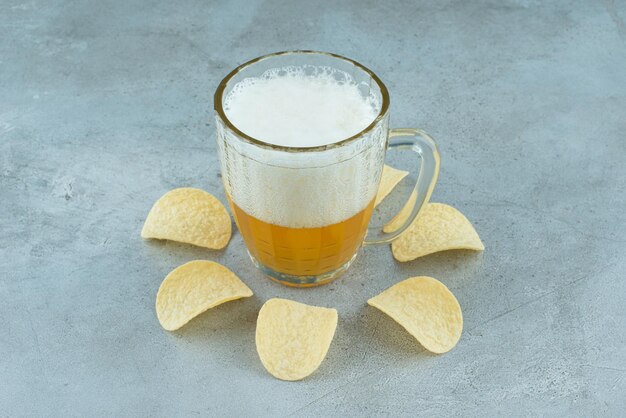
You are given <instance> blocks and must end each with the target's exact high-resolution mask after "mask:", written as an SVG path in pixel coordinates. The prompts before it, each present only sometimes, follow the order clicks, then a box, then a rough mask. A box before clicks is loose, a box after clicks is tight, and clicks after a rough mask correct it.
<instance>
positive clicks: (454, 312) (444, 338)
mask: <svg viewBox="0 0 626 418" xmlns="http://www.w3.org/2000/svg"><path fill="white" fill-rule="evenodd" d="M367 303H368V304H369V305H370V306H373V307H375V308H378V309H380V310H381V311H383V312H384V313H386V314H387V315H389V316H390V317H391V318H393V319H394V320H395V321H396V322H397V323H398V324H400V325H402V327H404V329H406V330H407V331H408V332H409V334H411V335H412V336H413V337H415V339H416V340H417V341H418V342H419V343H420V344H421V345H422V346H423V347H424V348H425V349H427V350H428V351H431V352H433V353H445V352H447V351H450V350H451V349H452V348H453V347H454V346H455V345H456V343H457V342H458V341H459V338H461V332H462V331H463V314H462V313H461V306H459V302H458V301H457V300H456V298H455V297H454V295H453V294H452V292H450V290H449V289H448V288H447V287H446V286H445V285H444V284H443V283H441V282H440V281H438V280H436V279H433V278H432V277H426V276H421V277H412V278H410V279H406V280H403V281H401V282H400V283H398V284H395V285H393V286H391V287H390V288H389V289H387V290H385V291H384V292H382V293H381V294H379V295H378V296H374V297H373V298H371V299H370V300H368V301H367Z"/></svg>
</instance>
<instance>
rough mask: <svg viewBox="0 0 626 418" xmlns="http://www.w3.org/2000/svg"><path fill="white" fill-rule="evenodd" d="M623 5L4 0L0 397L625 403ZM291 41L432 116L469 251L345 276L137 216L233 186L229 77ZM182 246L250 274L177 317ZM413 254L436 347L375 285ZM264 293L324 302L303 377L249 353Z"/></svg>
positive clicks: (229, 411)
mask: <svg viewBox="0 0 626 418" xmlns="http://www.w3.org/2000/svg"><path fill="white" fill-rule="evenodd" d="M625 21H626V2H624V1H619V0H618V1H613V0H605V1H579V2H576V1H572V2H569V1H557V2H542V1H533V0H528V1H512V0H509V1H478V2H465V1H433V2H410V1H397V0H392V1H356V0H352V1H343V2H327V3H321V2H316V1H308V2H295V1H294V2H283V1H273V0H268V1H250V2H244V1H221V2H218V1H206V2H200V1H184V2H173V1H134V2H130V1H117V2H115V1H59V0H51V1H42V0H32V1H23V0H20V1H17V0H2V1H1V2H0V301H1V302H0V321H1V324H2V332H0V416H7V417H9V416H10V417H15V416H146V417H147V416H164V417H175V416H216V415H235V416H252V415H278V416H284V415H296V416H315V415H320V416H331V415H367V416H369V415H389V416H398V415H404V416H416V415H423V416H433V415H440V416H449V415H450V416H452V415H463V416H467V415H488V416H493V415H501V416H538V415H554V416H559V415H563V414H566V415H578V416H587V417H589V416H619V415H622V416H623V414H624V411H625V409H626V395H625V393H626V348H625V345H626V337H625V333H624V331H625V330H626V314H625V308H624V305H625V302H626V300H625V297H626V282H625V281H624V271H625V269H626V258H625V256H624V248H625V246H626V211H625V209H626V138H625V135H626V134H625V132H626V24H625ZM298 48H307V49H319V50H326V51H332V52H336V53H339V54H342V55H346V56H349V57H351V58H354V59H356V60H358V61H360V62H362V63H364V64H366V65H367V66H369V67H370V68H372V69H373V70H374V71H376V72H377V73H378V74H379V75H380V76H381V78H382V79H383V80H384V81H385V83H386V84H387V86H388V88H389V90H390V92H391V96H392V109H391V112H392V125H393V126H419V127H421V128H423V129H425V130H427V131H428V132H429V133H431V134H432V135H433V136H434V137H435V138H436V139H437V140H438V142H439V145H440V148H441V153H442V170H441V175H440V182H439V184H438V186H437V189H436V190H435V192H434V195H433V199H432V200H433V201H440V202H445V203H449V204H452V205H454V206H456V207H457V208H459V209H460V210H461V211H463V212H464V213H465V214H466V215H467V216H468V218H469V219H470V220H472V221H473V223H474V224H475V226H476V228H477V230H478V232H479V233H480V235H481V237H482V238H483V240H484V242H485V245H486V247H487V249H486V251H485V252H484V253H483V254H477V253H472V252H449V253H440V254H436V255H432V256H428V257H425V258H422V259H418V260H416V261H413V262H409V263H404V264H401V263H398V262H395V261H394V260H393V258H392V256H391V253H390V251H389V248H388V246H382V247H367V248H365V249H364V250H363V251H362V254H361V255H360V257H359V258H358V259H357V261H356V263H355V265H354V267H353V268H352V269H351V270H350V271H349V272H348V274H346V275H345V276H344V277H343V278H342V279H341V280H339V281H337V282H335V283H333V284H331V285H328V286H325V287H322V288H317V289H310V290H298V289H289V288H285V287H283V286H280V285H278V284H275V283H273V282H270V281H269V280H267V279H265V278H263V277H262V276H261V275H260V274H259V273H258V272H257V271H255V269H254V268H253V266H252V264H251V262H250V261H249V260H248V258H247V256H246V254H245V252H244V247H243V244H242V240H241V237H240V236H239V234H238V233H235V234H234V236H233V239H232V241H231V243H230V244H229V246H228V247H227V249H226V250H224V251H210V250H205V249H201V248H194V247H191V246H187V245H182V244H176V243H172V242H144V241H142V239H141V238H140V237H139V232H140V229H141V226H142V222H143V220H144V219H145V216H146V214H147V212H148V210H149V208H150V206H151V205H152V203H153V202H154V201H155V200H156V199H157V198H158V197H159V196H160V195H161V194H163V193H164V192H166V191H167V190H169V189H172V188H175V187H179V186H194V187H200V188H203V189H206V190H208V191H210V192H212V193H214V194H216V195H217V196H218V197H219V198H220V199H222V200H223V201H224V193H223V189H222V186H221V183H220V179H219V178H218V173H219V168H218V161H217V156H216V152H215V143H214V132H213V131H214V124H213V121H212V94H213V91H214V89H215V87H216V86H217V83H218V82H219V80H220V79H221V78H222V77H223V76H224V75H225V74H226V73H227V72H228V71H229V70H230V69H232V68H233V67H235V66H236V65H238V64H240V63H242V62H244V61H246V60H248V59H250V58H253V57H255V56H258V55H262V54H265V53H268V52H273V51H279V50H286V49H298ZM393 158H394V157H393V156H391V160H390V161H391V163H394V160H393ZM193 259H210V260H216V261H218V262H220V263H223V264H224V265H226V266H228V267H229V268H231V269H232V270H233V271H234V272H236V273H237V274H238V275H239V276H240V277H241V278H242V279H243V280H244V281H245V282H246V283H247V284H248V285H249V286H250V287H251V288H252V289H253V291H254V292H255V296H254V297H253V298H250V299H247V300H241V301H237V302H232V303H228V304H225V305H222V306H220V307H219V308H216V309H213V310H211V311H210V312H208V313H206V314H204V315H202V316H201V317H199V318H197V319H195V320H194V321H193V322H191V323H190V324H189V325H188V326H187V327H185V328H183V329H181V330H180V331H178V332H175V333H168V332H166V331H163V330H162V329H161V328H160V326H159V323H158V321H157V319H156V316H155V313H154V300H155V295H156V292H157V289H158V286H159V284H160V282H161V280H162V279H163V278H164V277H165V275H166V274H167V273H168V272H169V271H170V270H172V269H173V268H175V267H177V266H178V265H180V264H182V263H184V262H187V261H190V260H193ZM416 275H430V276H433V277H436V278H438V279H440V280H441V281H443V282H444V283H445V284H446V285H447V286H448V287H449V288H450V289H451V290H452V291H453V292H454V294H455V295H456V296H457V297H458V299H459V301H460V303H461V306H462V307H463V313H464V318H465V328H464V332H463V336H462V339H461V341H460V343H459V344H458V346H457V347H456V348H455V349H454V350H452V351H451V352H450V353H448V354H445V355H431V354H428V353H426V352H424V350H423V349H422V348H421V347H420V346H419V345H418V344H417V343H416V342H415V341H414V340H413V339H412V338H411V337H410V336H409V335H408V334H407V333H406V332H404V331H403V330H402V328H400V327H399V326H398V325H397V324H395V323H394V322H393V321H392V320H390V319H389V318H387V317H386V316H385V315H383V314H381V313H380V312H378V311H377V310H375V309H373V308H369V307H367V306H366V304H365V301H366V299H368V298H369V297H371V296H373V295H375V294H377V293H378V292H380V291H381V290H383V289H385V288H387V287H389V286H390V285H392V284H394V283H396V282H398V281H400V280H402V279H404V278H407V277H411V276H416ZM273 296H279V297H287V298H292V299H295V300H298V301H302V302H305V303H310V304H316V305H322V306H332V307H336V308H337V309H338V311H339V315H340V322H339V326H338V329H337V333H336V336H335V339H334V341H333V343H332V346H331V347H330V350H329V353H328V357H327V358H326V360H325V361H324V363H323V364H322V365H321V367H320V368H319V370H318V371H317V372H316V373H315V374H314V375H312V376H310V377H309V378H308V379H306V380H304V381H301V382H297V383H290V382H283V381H279V380H276V379H274V378H272V377H271V376H270V375H269V374H267V373H266V372H265V370H264V369H263V367H262V365H261V363H260V361H259V360H258V357H257V354H256V351H255V346H254V329H255V320H256V315H257V312H258V309H259V308H260V306H261V305H262V303H263V302H264V301H265V300H267V299H268V298H270V297H273Z"/></svg>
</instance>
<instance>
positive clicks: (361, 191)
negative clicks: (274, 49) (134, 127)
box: [214, 51, 439, 286]
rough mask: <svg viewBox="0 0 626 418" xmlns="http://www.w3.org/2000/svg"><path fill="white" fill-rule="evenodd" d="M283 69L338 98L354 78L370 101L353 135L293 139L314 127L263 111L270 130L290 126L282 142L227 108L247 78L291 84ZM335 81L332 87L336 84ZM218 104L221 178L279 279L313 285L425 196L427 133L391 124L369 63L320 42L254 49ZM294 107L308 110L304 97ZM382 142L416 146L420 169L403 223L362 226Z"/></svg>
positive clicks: (261, 261) (428, 187)
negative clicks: (262, 52) (309, 46)
mask: <svg viewBox="0 0 626 418" xmlns="http://www.w3.org/2000/svg"><path fill="white" fill-rule="evenodd" d="M294 74H296V75H295V76H294ZM281 77H282V78H281ZM289 77H291V79H292V80H293V79H294V78H295V79H296V82H297V81H298V80H304V81H303V82H306V79H307V78H310V77H313V78H315V77H318V78H320V77H321V78H323V79H324V80H326V81H324V82H323V83H321V84H320V86H322V87H323V88H324V89H328V88H330V90H328V91H329V96H328V101H332V100H334V97H337V96H335V93H337V92H339V91H340V90H341V88H342V87H341V86H345V85H346V84H349V85H351V86H355V89H357V90H358V93H359V94H360V95H361V96H362V98H363V100H366V102H367V105H368V106H371V111H372V118H371V122H370V121H368V122H369V124H367V126H365V127H364V128H363V129H361V130H360V131H358V132H357V133H355V134H353V135H351V136H349V137H337V138H333V140H332V142H329V141H325V142H324V143H322V144H315V143H313V144H311V142H310V141H308V142H307V141H304V142H306V143H300V142H299V140H298V138H299V137H300V136H302V137H304V135H305V134H310V132H311V130H309V131H307V132H304V131H303V130H304V129H306V127H302V129H303V130H302V131H301V130H299V129H298V127H297V126H296V127H294V126H293V125H291V126H288V127H287V126H281V121H280V120H279V119H277V120H274V121H272V120H267V119H266V120H263V121H261V120H259V123H264V124H266V125H269V126H266V127H265V128H266V129H270V130H271V129H275V131H280V130H281V129H285V130H288V132H283V133H285V134H287V137H289V138H291V139H292V141H291V142H290V143H289V144H285V143H284V142H281V141H275V140H274V139H273V138H269V137H258V136H253V135H251V131H250V130H249V129H247V128H246V127H243V126H241V125H240V126H238V123H237V122H236V121H234V120H233V118H229V117H230V116H231V114H229V112H230V113H232V112H234V111H236V110H238V109H232V107H235V106H237V103H236V102H234V101H231V102H229V97H230V95H231V94H232V93H233V91H234V92H235V93H237V91H238V90H237V89H242V88H246V87H245V86H246V85H251V84H254V82H248V83H247V84H246V80H248V81H249V80H259V79H265V80H267V79H270V78H271V79H273V80H274V81H275V82H276V83H278V84H274V85H275V86H277V88H278V89H279V90H280V89H282V88H283V87H285V88H291V87H289V86H288V85H287V84H289V81H288V80H289ZM281 80H285V83H283V82H282V81H281ZM328 80H331V81H332V83H330V84H329V83H328ZM324 83H325V84H324ZM283 84H284V86H283ZM292 84H293V83H292ZM335 85H336V86H337V91H333V90H332V89H333V86H335ZM329 86H330V87H329ZM294 88H297V87H294ZM357 90H355V91H357ZM275 91H278V90H276V89H275ZM320 91H323V92H326V91H327V90H323V89H322V90H320ZM341 91H343V90H341ZM259 92H260V93H259ZM318 93H319V92H318ZM330 93H332V94H330ZM255 94H263V95H266V96H271V95H272V90H267V91H265V92H263V91H262V90H258V88H257V91H256V92H255ZM320 94H322V93H320ZM323 94H325V93H323ZM296 97H297V96H296ZM261 99H263V97H262V98H261ZM271 99H272V98H271V97H268V100H267V103H268V105H271V104H272V100H271ZM302 99H303V100H306V97H304V96H303V97H302ZM324 99H325V100H326V98H325V97H324ZM329 104H332V103H330V102H329ZM214 106H215V113H216V126H217V144H218V150H219V156H220V163H221V171H222V180H223V182H224V188H225V191H226V195H227V197H228V200H229V203H230V207H231V209H232V213H233V215H234V218H235V222H236V223H237V227H238V228H239V231H240V232H241V235H242V237H243V240H244V242H245V245H246V247H247V249H248V253H249V254H250V258H251V259H252V261H253V262H254V264H255V265H256V266H257V267H258V268H259V269H260V270H261V271H262V272H263V273H264V274H265V275H267V276H269V277H270V278H272V279H274V280H277V281H279V282H281V283H283V284H286V285H292V286H314V285H320V284H323V283H327V282H329V281H331V280H333V279H335V278H337V277H339V276H340V275H341V274H342V273H343V272H345V271H346V270H347V269H348V267H349V266H350V264H351V263H352V262H353V261H354V259H355V257H356V255H357V253H358V251H359V248H360V247H361V246H362V245H367V244H377V243H387V242H390V241H391V240H393V239H394V238H395V237H397V236H398V235H399V234H401V233H402V232H403V231H404V230H405V229H406V228H407V227H408V225H409V224H410V223H411V222H412V221H413V220H414V219H415V217H416V216H417V214H418V213H419V210H420V209H421V208H422V206H423V205H424V203H426V202H427V201H428V199H429V198H430V194H431V192H432V190H433V188H434V186H435V182H436V181H437V176H438V173H439V154H438V151H437V146H436V144H435V142H434V141H433V139H432V138H431V137H429V136H428V135H427V134H425V133H424V132H422V131H420V130H418V129H392V130H389V128H388V121H389V112H388V110H389V93H388V91H387V88H386V87H385V85H384V84H383V83H382V82H381V80H380V79H379V78H378V77H377V76H376V75H375V74H374V73H373V72H372V71H370V70H368V69H367V68H366V67H364V66H363V65H361V64H359V63H357V62H355V61H353V60H351V59H348V58H344V57H341V56H338V55H334V54H329V53H324V52H316V51H289V52H281V53H275V54H270V55H266V56H263V57H259V58H256V59H254V60H252V61H249V62H247V63H245V64H243V65H241V66H239V67H238V68H236V69H235V70H233V71H232V72H231V73H230V74H228V75H227V76H226V78H224V80H222V82H221V83H220V85H219V86H218V88H217V91H216V92H215V102H214ZM252 110H253V112H254V114H251V115H248V116H250V118H249V119H250V120H252V121H253V123H254V120H255V119H254V118H255V117H258V118H261V113H263V112H261V110H263V109H259V108H258V107H257V108H256V110H255V108H252ZM257 110H258V112H257ZM293 111H294V112H298V111H302V112H307V111H311V109H308V108H307V106H306V104H305V103H303V105H302V108H301V109H300V107H299V106H295V108H294V109H293ZM341 111H342V109H339V110H338V112H339V113H341ZM256 113H259V115H257V114H256ZM303 116H306V115H303ZM339 117H340V116H339ZM346 117H350V114H347V116H346ZM339 122H341V121H339ZM319 128H320V129H322V128H325V127H322V126H320V127H319ZM322 130H323V129H322ZM388 148H397V149H402V150H409V151H412V152H413V153H415V154H416V158H415V168H416V172H417V182H416V185H415V194H416V196H417V199H416V203H415V205H414V206H413V209H412V212H411V214H410V216H409V217H408V218H407V219H406V221H405V223H404V225H402V226H401V227H400V228H398V229H397V230H395V231H394V232H391V233H385V232H383V231H382V229H381V228H380V227H369V226H368V224H369V221H370V217H371V215H372V211H373V209H374V201H375V197H376V193H377V190H378V185H379V182H380V177H381V173H382V170H383V165H384V162H385V153H386V150H387V149H388Z"/></svg>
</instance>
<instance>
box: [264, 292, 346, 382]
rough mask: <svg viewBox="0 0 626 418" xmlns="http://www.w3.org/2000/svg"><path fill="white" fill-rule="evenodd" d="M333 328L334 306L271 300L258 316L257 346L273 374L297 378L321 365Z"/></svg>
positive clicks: (279, 376)
mask: <svg viewBox="0 0 626 418" xmlns="http://www.w3.org/2000/svg"><path fill="white" fill-rule="evenodd" d="M336 328H337V311H336V310H335V309H329V308H320V307H317V306H309V305H305V304H303V303H298V302H294V301H292V300H287V299H277V298H275V299H270V300H268V301H267V302H265V304H264V305H263V307H262V308H261V311H260V312H259V318H258V319H257V323H256V349H257V352H258V353H259V357H260V358H261V362H262V363H263V366H264V367H265V369H266V370H267V371H268V372H269V373H270V374H271V375H272V376H274V377H276V378H278V379H282V380H300V379H303V378H305V377H307V376H308V375H310V374H311V373H313V372H314V371H315V370H317V368H318V367H319V366H320V364H321V363H322V360H324V357H326V353H327V352H328V348H329V347H330V343H331V342H332V340H333V336H334V335H335V329H336Z"/></svg>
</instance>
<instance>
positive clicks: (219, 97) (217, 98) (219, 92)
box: [213, 50, 389, 152]
mask: <svg viewBox="0 0 626 418" xmlns="http://www.w3.org/2000/svg"><path fill="white" fill-rule="evenodd" d="M298 54H302V55H304V54H307V55H325V56H328V57H332V58H335V59H340V60H343V61H346V62H349V63H350V64H353V65H354V66H356V67H357V68H359V69H361V70H362V71H364V72H365V73H366V74H368V75H369V76H370V77H371V78H372V80H374V82H375V83H376V84H377V85H378V88H379V89H380V93H381V96H382V104H381V106H380V110H379V111H378V114H377V115H376V117H375V118H374V119H373V120H372V122H371V123H370V124H369V125H367V126H366V127H365V128H363V129H362V130H360V131H359V132H357V133H356V134H354V135H352V136H350V137H348V138H345V139H340V140H338V141H336V142H333V143H330V144H326V145H316V146H313V147H290V146H286V145H276V144H272V143H270V142H266V141H263V140H261V139H258V138H254V137H252V136H250V135H248V134H246V133H244V132H242V131H241V130H239V129H238V128H237V127H236V126H235V124H234V123H232V122H231V120H230V119H228V117H227V116H226V112H224V108H223V106H222V101H223V96H224V91H225V90H226V86H227V84H228V83H229V82H230V80H231V79H232V78H233V77H234V76H235V75H237V74H238V73H239V72H241V71H242V70H244V69H246V68H248V67H250V66H252V65H254V64H256V63H257V62H260V61H263V60H266V59H269V58H273V57H277V56H282V55H298ZM213 108H214V110H215V112H216V113H217V115H218V116H219V117H220V119H221V120H222V122H224V123H225V124H226V126H227V127H228V128H229V129H230V130H231V131H233V132H235V133H236V134H237V136H239V137H240V138H241V139H243V140H244V141H246V142H249V143H251V144H253V145H256V146H260V147H262V148H267V149H272V150H276V151H285V152H319V151H326V150H330V149H335V148H339V147H342V146H344V145H348V144H350V143H352V142H355V141H357V140H358V139H359V138H361V137H362V136H363V135H365V134H367V133H368V132H370V131H372V130H373V129H374V128H375V127H376V126H377V125H378V123H379V122H380V121H381V120H382V119H383V118H384V117H385V115H386V114H387V110H388V109H389V92H388V90H387V87H386V86H385V84H384V83H383V82H382V81H381V79H380V78H378V76H377V75H376V74H375V73H374V72H373V71H372V70H370V69H369V68H367V67H366V66H364V65H362V64H360V63H359V62H357V61H355V60H353V59H350V58H346V57H344V56H341V55H337V54H333V53H330V52H323V51H313V50H293V51H281V52H274V53H271V54H267V55H263V56H260V57H257V58H254V59H252V60H250V61H248V62H245V63H243V64H241V65H240V66H238V67H237V68H235V69H234V70H232V71H231V72H230V73H228V75H227V76H226V77H224V79H223V80H222V81H221V82H220V84H219V85H218V86H217V89H216V90H215V95H214V97H213Z"/></svg>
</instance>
